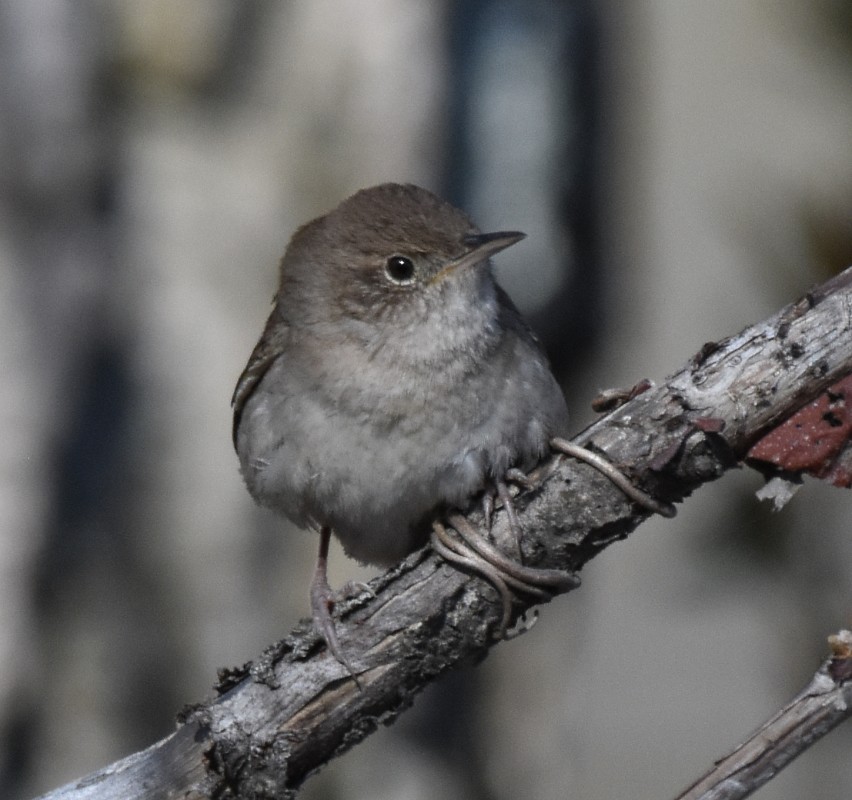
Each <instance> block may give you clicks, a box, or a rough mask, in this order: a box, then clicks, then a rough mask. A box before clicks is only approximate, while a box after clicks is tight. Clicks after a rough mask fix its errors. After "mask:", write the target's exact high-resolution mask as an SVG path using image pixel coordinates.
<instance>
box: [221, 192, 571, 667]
mask: <svg viewBox="0 0 852 800" xmlns="http://www.w3.org/2000/svg"><path fill="white" fill-rule="evenodd" d="M523 237H524V234H522V233H516V232H499V233H481V232H480V231H479V230H478V229H477V228H476V226H475V225H474V224H473V223H472V222H471V220H470V218H469V217H468V216H467V215H466V214H465V213H464V212H462V211H460V210H458V209H457V208H454V207H453V206H451V205H450V204H449V203H446V202H444V201H443V200H441V199H439V198H438V197H436V196H435V195H434V194H432V193H431V192H428V191H426V190H425V189H421V188H419V187H417V186H413V185H410V184H404V185H402V184H392V183H388V184H382V185H380V186H375V187H373V188H370V189H364V190H363V191H360V192H358V193H357V194H355V195H353V196H352V197H350V198H349V199H347V200H345V201H344V202H343V203H341V204H340V205H339V206H338V207H337V208H335V209H334V210H333V211H330V212H329V213H328V214H326V215H325V216H322V217H319V218H318V219H315V220H313V221H312V222H309V223H307V224H306V225H304V226H302V227H301V228H299V229H298V230H297V231H296V233H295V234H294V235H293V238H292V239H291V241H290V243H289V245H288V247H287V251H286V252H285V254H284V257H283V259H282V260H281V267H280V284H279V288H278V293H277V294H276V296H275V301H274V308H273V309H272V313H271V314H270V316H269V319H268V321H267V323H266V327H265V329H264V331H263V334H262V335H261V337H260V340H259V342H258V343H257V346H256V347H255V348H254V351H253V352H252V354H251V357H250V359H249V362H248V365H247V366H246V368H245V370H244V371H243V373H242V375H241V376H240V379H239V382H238V383H237V387H236V391H235V392H234V397H233V406H234V428H233V438H234V446H235V448H236V451H237V453H238V455H239V459H240V465H241V470H242V475H243V477H244V479H245V482H246V485H247V486H248V489H249V492H250V493H251V494H252V496H253V497H254V498H255V500H256V501H257V502H258V503H260V504H261V505H264V506H268V507H270V508H272V509H274V510H276V511H278V512H281V513H282V514H284V515H285V516H287V517H288V518H289V519H291V520H292V521H293V522H294V523H296V524H297V525H299V526H301V527H306V528H308V527H310V528H316V529H318V530H319V531H320V534H321V537H320V557H319V560H318V564H317V572H316V575H315V577H314V581H313V583H312V590H311V600H312V610H313V614H314V620H315V623H316V626H317V628H318V629H319V631H320V632H321V633H322V634H323V636H324V637H325V639H326V642H327V643H328V644H329V647H330V649H331V650H332V652H333V653H334V655H335V656H337V657H338V659H339V660H341V661H343V658H342V656H341V654H340V649H339V645H338V644H337V639H336V635H335V631H334V626H333V624H332V622H331V617H330V607H331V605H332V604H333V600H332V594H331V591H330V589H329V587H328V582H327V579H326V573H325V570H326V558H327V553H328V540H329V536H330V533H331V532H333V533H334V534H335V535H336V536H337V538H338V539H339V540H340V542H341V543H342V545H343V548H344V550H345V551H346V552H347V553H348V554H349V555H350V556H352V557H353V558H356V559H357V560H359V561H361V562H366V563H368V564H376V565H390V564H393V563H395V562H397V561H398V560H400V559H401V558H402V557H404V556H405V555H406V554H408V553H410V552H411V551H413V550H414V549H416V548H417V547H420V546H421V545H423V544H424V543H425V542H426V540H427V538H428V536H429V531H430V523H431V521H432V520H433V519H434V518H435V517H436V516H437V515H439V514H440V513H442V512H443V511H446V510H449V509H453V508H463V507H465V506H466V505H467V503H468V502H469V500H470V499H471V497H472V496H474V495H476V494H477V493H478V492H481V491H482V490H483V489H484V488H486V487H487V486H489V485H493V484H494V483H495V482H502V481H503V480H504V476H505V475H506V473H507V471H509V470H510V469H512V468H520V469H528V468H530V467H532V466H533V465H534V464H535V463H536V462H537V461H539V460H540V459H541V458H542V457H543V456H544V455H545V454H546V453H547V452H548V449H549V443H550V441H551V439H553V437H556V436H560V435H564V434H565V433H566V432H567V423H568V412H567V409H566V405H565V400H564V397H563V395H562V391H561V390H560V388H559V386H558V385H557V383H556V380H555V379H554V377H553V375H552V374H551V372H550V368H549V366H548V363H547V359H546V358H545V356H544V353H543V352H542V349H541V347H540V345H539V343H538V342H537V340H536V338H535V337H534V335H533V334H532V332H531V331H530V329H529V327H528V326H527V325H526V323H525V322H524V320H523V319H522V318H521V315H520V313H519V312H518V310H517V309H516V308H515V306H514V304H513V303H512V301H511V300H510V299H509V297H508V295H507V294H506V293H505V291H503V289H502V288H501V287H500V286H499V285H498V284H497V282H496V281H495V279H494V276H493V274H492V269H491V262H490V260H489V259H490V256H492V255H494V254H495V253H497V252H499V251H500V250H503V249H504V248H506V247H509V246H510V245H513V244H515V243H516V242H518V241H520V240H521V239H522V238H523ZM344 663H346V662H345V661H344Z"/></svg>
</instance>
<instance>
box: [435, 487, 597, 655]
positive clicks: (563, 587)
mask: <svg viewBox="0 0 852 800" xmlns="http://www.w3.org/2000/svg"><path fill="white" fill-rule="evenodd" d="M504 502H505V501H504ZM510 503H511V500H510ZM513 512H514V509H513ZM447 521H448V522H449V523H450V525H451V526H452V529H453V530H454V531H455V535H452V534H451V533H450V531H449V530H448V529H447V528H446V527H445V526H444V525H443V524H442V523H441V522H439V521H436V522H434V523H433V526H432V547H433V549H434V550H435V551H436V552H437V553H438V554H440V555H441V556H443V557H444V558H445V559H446V560H447V561H451V562H452V563H454V564H458V565H460V566H462V567H466V568H468V569H470V570H471V571H473V572H475V573H477V574H479V575H481V576H482V577H483V578H484V579H485V580H487V581H488V582H489V583H490V584H492V585H493V586H494V588H495V589H497V592H498V594H499V595H500V599H501V601H502V603H503V616H502V619H501V622H500V628H499V638H505V637H506V632H507V630H508V628H509V623H510V622H511V619H512V593H513V591H516V592H522V593H523V594H527V595H531V596H532V597H536V598H538V599H540V600H549V599H550V598H551V597H552V596H553V595H555V594H558V593H559V592H564V591H567V590H568V589H573V588H575V587H576V586H578V585H579V583H580V579H579V578H578V577H577V576H576V575H575V574H574V573H571V572H564V571H563V570H558V569H537V568H535V567H526V566H524V565H523V564H521V563H520V562H518V561H513V560H512V559H511V558H509V557H508V556H506V555H504V554H503V553H502V552H500V550H498V549H497V548H496V547H495V546H494V545H493V544H491V542H489V541H488V539H486V538H485V536H483V535H482V534H481V533H480V532H479V531H478V530H477V529H476V528H475V527H474V526H473V525H472V524H471V523H470V522H469V521H468V520H467V519H466V518H465V517H463V516H462V515H461V514H450V515H449V516H448V518H447ZM515 521H516V522H517V519H516V520H515Z"/></svg>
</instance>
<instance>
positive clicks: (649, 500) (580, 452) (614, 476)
mask: <svg viewBox="0 0 852 800" xmlns="http://www.w3.org/2000/svg"><path fill="white" fill-rule="evenodd" d="M550 446H551V447H552V448H553V449H554V450H558V451H559V452H560V453H564V454H565V455H568V456H572V457H574V458H576V459H579V460H580V461H584V462H585V463H586V464H588V465H589V466H591V467H594V468H595V469H596V470H597V471H598V472H600V473H601V474H603V475H605V476H606V477H607V478H609V479H610V480H611V481H612V482H613V483H614V484H615V485H616V486H617V487H618V488H619V489H621V491H622V492H624V494H626V495H627V496H628V497H629V498H630V499H631V500H632V501H633V502H634V503H636V504H637V505H639V506H641V507H642V508H646V509H648V511H653V512H654V513H655V514H659V515H660V516H663V517H673V516H674V515H675V514H676V513H677V510H676V509H675V507H674V506H673V505H672V504H671V503H663V502H661V501H660V500H657V499H656V498H655V497H651V495H649V494H648V493H647V492H643V491H642V490H641V489H640V488H639V487H638V486H636V485H635V484H633V483H631V482H630V479H629V478H628V477H627V476H626V475H625V474H624V473H623V472H621V470H619V469H618V468H617V467H615V466H614V465H613V464H611V463H610V462H609V461H607V460H606V459H605V458H603V457H602V456H599V455H598V454H597V453H595V452H592V451H591V450H588V449H586V448H585V447H582V446H581V445H578V444H574V442H569V441H568V440H567V439H560V438H559V437H557V438H555V439H551V440H550Z"/></svg>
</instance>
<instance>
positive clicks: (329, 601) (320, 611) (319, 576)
mask: <svg viewBox="0 0 852 800" xmlns="http://www.w3.org/2000/svg"><path fill="white" fill-rule="evenodd" d="M319 533H320V546H319V553H318V554H317V566H316V569H315V570H314V577H313V580H311V613H312V616H313V620H314V629H315V630H316V632H317V633H318V634H319V635H320V636H322V638H323V640H324V641H325V643H326V645H327V646H328V649H329V651H330V652H331V654H332V655H333V656H334V657H335V658H336V659H337V660H338V661H339V662H340V663H341V664H343V666H344V667H346V669H347V671H348V672H349V674H350V675H352V677H353V678H354V677H355V672H354V670H353V669H352V667H351V665H350V664H349V661H348V660H347V659H346V657H345V656H344V655H343V651H342V650H341V648H340V642H339V641H338V639H337V630H336V629H335V627H334V620H333V619H332V618H331V612H332V611H333V610H334V604H335V598H334V592H332V590H331V587H330V586H329V585H328V545H329V542H330V541H331V528H329V527H328V526H327V525H323V526H322V527H321V528H320V532H319ZM356 683H357V678H356Z"/></svg>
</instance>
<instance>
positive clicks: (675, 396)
mask: <svg viewBox="0 0 852 800" xmlns="http://www.w3.org/2000/svg"><path fill="white" fill-rule="evenodd" d="M849 373H852V269H848V270H846V271H845V272H844V273H842V274H841V275H839V276H837V277H836V278H834V279H833V280H831V281H829V282H828V283H826V284H824V285H823V286H821V287H819V288H818V289H816V290H815V291H813V292H811V293H809V294H808V295H806V296H805V297H804V298H803V299H802V300H800V301H799V302H797V303H794V304H792V305H790V306H788V307H787V308H785V309H783V310H782V311H780V312H779V313H778V314H776V315H775V316H773V317H772V318H770V319H768V320H766V321H764V322H761V323H759V324H757V325H754V326H752V327H749V328H747V329H746V330H744V331H743V332H742V333H740V334H738V335H737V336H734V337H732V338H730V339H727V340H725V341H723V342H719V343H712V344H707V345H705V346H704V347H703V348H702V350H701V351H700V352H699V353H698V354H697V355H696V356H694V357H693V358H692V359H691V361H690V362H689V363H688V364H687V365H686V366H685V367H684V368H683V369H681V370H680V371H679V372H677V373H676V374H674V375H673V376H672V377H671V378H670V379H669V380H667V381H666V382H665V383H664V384H663V385H661V386H659V387H654V388H649V389H648V390H647V391H645V392H643V393H642V394H639V396H637V397H635V398H634V399H633V400H631V401H629V402H628V403H626V404H625V405H623V406H622V407H620V408H618V409H617V410H616V411H614V412H613V413H611V414H609V415H607V416H606V417H604V418H602V419H600V420H598V421H597V422H596V423H595V424H593V425H592V426H591V427H589V428H588V429H587V430H586V431H584V432H583V433H582V434H580V436H578V437H577V438H576V439H575V440H574V441H576V442H578V443H580V444H583V445H585V446H586V447H589V448H591V449H594V450H597V451H599V452H601V453H603V454H604V455H606V457H607V458H608V459H609V460H610V461H612V462H614V463H615V464H617V465H618V466H619V467H620V468H621V469H623V470H624V471H626V472H627V473H628V474H629V475H630V476H631V477H632V479H633V480H634V481H636V482H637V483H638V484H640V485H641V486H642V487H643V488H644V489H645V490H646V491H649V492H650V493H652V494H654V495H655V496H657V497H659V498H660V499H663V500H668V501H680V500H682V499H683V498H684V497H686V496H687V495H689V494H690V492H692V491H693V490H694V489H695V488H697V487H698V486H700V485H701V484H703V483H706V482H708V481H711V480H714V479H715V478H718V477H719V476H720V475H721V474H722V473H723V472H724V471H725V470H726V469H728V468H730V467H732V466H734V465H735V464H737V463H738V462H739V461H740V460H741V459H742V458H743V457H744V456H745V454H746V453H747V451H748V449H749V447H750V446H751V445H752V444H753V443H754V442H755V441H756V440H757V439H759V438H760V436H761V435H762V434H763V433H765V432H766V431H767V430H769V429H771V428H772V427H773V426H775V425H777V424H778V423H779V422H781V421H783V420H784V419H785V418H787V417H789V416H790V415H791V414H792V413H794V412H795V411H796V410H797V409H798V408H800V407H801V406H802V405H803V404H804V403H806V402H808V401H809V400H811V399H812V398H814V397H815V396H817V395H818V394H819V393H820V392H822V391H823V390H825V389H826V388H827V387H828V386H830V385H832V384H833V383H834V382H836V381H837V380H838V379H840V378H841V377H843V376H845V375H847V374H849ZM536 476H537V478H538V482H537V485H536V486H535V488H533V489H531V490H527V491H524V492H522V493H521V494H519V495H518V496H517V497H516V498H515V506H516V509H517V512H518V514H519V517H520V520H521V524H522V526H523V528H524V530H525V531H526V532H527V533H526V535H525V537H524V540H523V541H522V542H521V550H522V555H523V560H524V562H525V563H526V564H529V565H532V566H539V567H548V568H557V569H563V570H569V571H576V570H579V569H580V568H581V567H582V566H583V565H584V564H585V563H586V562H587V561H589V560H590V559H591V558H593V557H594V556H595V555H597V554H598V553H599V552H600V551H601V550H603V549H604V548H605V547H607V546H608V545H610V544H612V543H613V542H614V541H617V540H620V539H623V538H624V537H625V536H627V535H628V533H629V532H630V531H632V530H633V529H634V528H635V527H636V526H637V525H638V524H639V523H640V522H641V521H642V520H643V519H644V518H646V517H647V512H646V511H643V510H642V509H637V508H635V507H633V506H632V505H631V503H630V502H629V501H628V500H627V499H626V498H625V497H624V496H623V495H622V494H621V493H620V492H619V491H618V490H617V489H616V488H615V487H614V486H613V485H612V484H610V483H609V481H608V480H607V479H606V478H604V477H603V476H601V475H600V474H599V473H598V472H596V471H595V470H594V469H593V468H591V467H589V466H587V465H584V464H580V463H577V462H574V461H573V460H562V459H559V458H554V459H552V460H551V461H550V462H549V463H547V464H544V465H542V466H541V467H540V468H539V469H538V470H537V471H536ZM470 518H471V520H472V521H473V522H474V524H480V523H481V515H480V514H479V513H472V514H471V515H470ZM494 533H495V538H496V539H497V541H503V540H504V539H501V538H500V536H501V534H502V535H505V533H506V519H505V514H504V513H500V514H498V515H497V517H496V518H495V521H494ZM371 585H372V588H373V591H374V593H375V594H374V596H372V597H370V596H368V595H367V594H366V593H365V594H364V595H362V596H361V597H359V598H355V599H354V600H351V601H347V602H345V603H341V604H340V605H339V607H338V610H339V613H340V617H341V619H340V621H339V623H338V633H339V636H340V641H341V645H342V647H343V648H344V650H345V652H346V653H347V654H349V656H350V659H351V661H352V665H353V667H354V669H355V671H356V672H357V674H358V682H359V684H360V687H359V685H356V683H355V682H354V681H353V680H352V678H351V677H350V676H349V675H348V673H347V672H346V670H345V669H344V668H343V667H342V666H341V665H340V664H339V663H338V662H337V661H335V660H334V659H333V658H332V657H330V655H329V653H328V652H327V650H326V648H325V647H324V646H323V645H322V643H321V641H320V640H319V639H318V637H317V636H316V634H315V633H314V632H313V630H312V629H311V627H310V624H309V623H303V624H302V625H300V626H299V627H297V628H296V629H295V630H294V631H293V632H292V633H291V634H290V635H289V636H288V637H287V638H286V639H284V640H283V641H282V642H279V643H278V644H275V645H273V646H271V647H270V648H268V649H267V650H266V651H265V652H264V653H263V655H262V656H261V657H260V658H259V659H257V660H256V661H255V662H254V663H252V664H248V665H246V666H245V667H243V668H241V669H236V670H230V671H227V672H226V673H223V674H221V675H220V681H219V685H218V686H217V687H216V690H217V693H218V695H219V696H218V697H217V698H216V699H214V700H212V701H210V702H208V703H204V704H201V705H198V706H196V707H194V708H191V709H188V710H186V711H185V712H184V713H183V714H182V717H181V719H180V726H179V728H178V730H177V731H176V732H175V733H174V734H172V735H171V736H169V737H168V738H166V739H164V740H162V741H161V742H159V743H157V744H155V745H154V746H152V747H151V748H149V749H148V750H145V751H143V752H141V753H138V754H135V755H133V756H130V757H128V758H126V759H123V760H122V761H119V762H116V763H115V764H113V765H111V766H110V767H107V768H106V769H104V770H102V771H100V772H98V773H95V774H93V775H91V776H89V777H88V778H86V779H84V780H82V781H80V782H77V783H74V784H69V785H67V786H65V787H63V788H61V789H57V790H56V791H54V792H51V793H49V794H47V795H45V796H44V798H45V799H46V800H47V799H49V800H95V799H96V800H105V798H122V800H134V798H143V797H144V798H146V800H150V799H151V798H160V797H163V798H165V797H193V798H207V797H216V798H228V797H253V798H264V797H270V798H271V797H277V798H281V797H289V796H292V795H293V794H295V791H296V789H297V788H298V787H299V786H300V785H301V784H302V782H303V781H304V780H305V779H306V778H307V777H308V776H309V775H310V774H311V773H312V772H313V771H315V770H317V769H319V768H320V767H321V766H322V765H323V764H325V763H326V762H327V761H329V760H330V759H331V758H333V757H334V756H336V755H338V754H340V753H342V752H344V751H345V750H347V749H349V748H350V747H351V746H352V745H354V744H357V743H358V742H359V741H360V740H361V739H363V738H364V737H365V736H367V735H368V734H369V733H371V732H372V731H374V730H375V729H376V728H377V727H378V726H379V725H380V724H387V723H389V722H390V721H392V720H393V719H394V718H395V717H396V715H397V714H399V713H400V712H401V711H403V710H404V709H405V708H406V707H408V706H409V705H410V704H411V702H412V699H413V697H414V695H415V694H416V693H417V692H418V691H420V690H421V689H422V688H424V687H425V686H426V685H427V684H428V683H429V682H430V681H433V680H435V679H436V678H437V677H438V676H440V675H441V674H442V673H444V672H445V671H446V670H448V669H450V668H452V667H453V666H455V665H456V664H458V663H459V662H462V661H464V662H469V661H471V660H479V659H481V658H483V657H484V656H485V655H486V654H487V652H488V650H489V648H490V647H492V646H493V645H494V644H496V642H495V640H494V638H493V634H494V631H495V630H496V629H497V628H498V627H499V624H500V620H501V605H500V600H499V597H498V595H497V592H496V591H495V590H494V589H493V587H491V586H490V585H489V584H487V583H485V582H484V581H482V580H481V579H480V578H479V577H476V576H474V575H468V574H466V573H464V572H461V571H459V570H458V569H456V568H454V567H453V566H451V565H450V564H448V563H446V562H444V561H442V560H441V559H440V558H439V557H438V556H437V555H436V554H434V553H433V552H432V551H431V550H430V549H429V548H425V549H423V550H421V551H419V552H417V553H415V554H413V555H412V556H410V557H409V558H408V559H406V560H405V561H404V562H403V563H401V564H400V565H399V566H397V567H395V568H394V569H392V570H390V571H389V572H388V573H386V574H385V575H383V576H381V577H379V578H377V579H375V580H374V581H373V582H372V584H371ZM532 604H533V601H532V600H529V599H527V598H523V597H519V598H517V599H516V601H515V605H514V609H513V613H514V618H515V619H517V618H518V617H519V616H520V615H521V614H523V613H524V612H525V611H526V610H527V609H528V608H529V607H530V606H531V605H532Z"/></svg>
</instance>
